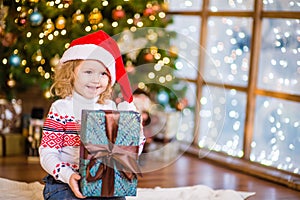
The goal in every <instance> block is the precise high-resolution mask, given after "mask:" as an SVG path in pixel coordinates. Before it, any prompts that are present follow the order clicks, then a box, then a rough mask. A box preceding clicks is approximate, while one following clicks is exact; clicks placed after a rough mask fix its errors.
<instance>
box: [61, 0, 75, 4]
mask: <svg viewBox="0 0 300 200" xmlns="http://www.w3.org/2000/svg"><path fill="white" fill-rule="evenodd" d="M62 3H63V4H68V5H72V4H73V0H62Z"/></svg>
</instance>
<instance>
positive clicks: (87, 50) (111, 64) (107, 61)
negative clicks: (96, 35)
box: [60, 44, 116, 85]
mask: <svg viewBox="0 0 300 200" xmlns="http://www.w3.org/2000/svg"><path fill="white" fill-rule="evenodd" d="M87 59H89V60H98V61H100V62H102V63H103V64H104V65H105V67H106V68H107V69H108V70H109V73H110V75H111V85H114V83H115V82H116V75H115V74H116V68H115V64H116V62H115V59H114V57H113V55H112V54H111V53H109V52H108V51H107V50H105V49H104V48H102V47H100V46H97V45H94V44H83V45H75V46H72V47H70V48H69V49H67V50H66V51H65V52H64V54H63V55H62V57H61V59H60V62H61V63H65V62H67V61H70V60H87Z"/></svg>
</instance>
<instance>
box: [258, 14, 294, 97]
mask: <svg viewBox="0 0 300 200" xmlns="http://www.w3.org/2000/svg"><path fill="white" fill-rule="evenodd" d="M262 27H263V29H262V43H261V55H260V62H259V78H258V87H259V88H261V89H266V90H272V91H278V92H286V93H290V94H298V95H299V94H300V49H299V46H300V40H299V38H300V20H299V19H264V20H263V26H262Z"/></svg>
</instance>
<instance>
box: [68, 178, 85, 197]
mask: <svg viewBox="0 0 300 200" xmlns="http://www.w3.org/2000/svg"><path fill="white" fill-rule="evenodd" d="M80 179H81V176H80V175H79V174H76V173H73V174H72V175H71V177H70V180H69V186H70V188H71V190H72V191H73V193H74V195H75V196H76V197H77V198H80V199H84V198H85V196H83V195H82V194H81V192H80V190H79V186H78V181H79V180H80Z"/></svg>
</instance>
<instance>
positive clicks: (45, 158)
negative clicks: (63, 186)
mask: <svg viewBox="0 0 300 200" xmlns="http://www.w3.org/2000/svg"><path fill="white" fill-rule="evenodd" d="M65 131H66V121H65V118H64V116H63V115H62V114H60V112H59V109H57V108H56V107H55V106H54V105H52V107H51V108H50V111H49V113H48V115H47V117H46V119H45V122H44V127H43V135H42V141H41V145H40V147H39V153H40V163H41V166H42V168H43V169H44V170H45V171H46V172H47V173H49V174H50V175H52V176H53V177H54V178H55V179H56V180H60V181H62V182H64V183H69V179H70V176H71V175H72V174H73V173H75V171H74V169H75V168H76V166H72V164H71V163H69V162H66V161H64V160H62V159H61V158H62V156H61V153H62V147H63V146H64V134H65Z"/></svg>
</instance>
